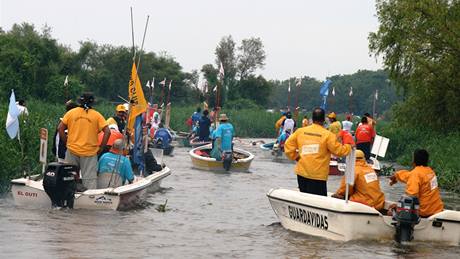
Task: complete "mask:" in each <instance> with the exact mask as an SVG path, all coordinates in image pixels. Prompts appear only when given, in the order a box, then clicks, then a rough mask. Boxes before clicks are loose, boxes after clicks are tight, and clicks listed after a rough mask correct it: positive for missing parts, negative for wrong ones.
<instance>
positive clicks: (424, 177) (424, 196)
mask: <svg viewBox="0 0 460 259" xmlns="http://www.w3.org/2000/svg"><path fill="white" fill-rule="evenodd" d="M428 159H429V155H428V152H427V151H426V150H424V149H417V150H415V152H414V162H413V165H414V169H412V170H411V171H408V170H400V171H398V172H396V173H395V174H394V175H393V176H391V177H390V180H391V181H390V185H393V184H395V183H397V182H398V181H399V182H403V183H406V194H407V195H409V196H413V197H417V198H418V199H419V203H420V211H419V213H420V216H422V217H429V216H431V215H433V214H436V213H438V212H441V211H443V210H444V204H443V203H442V200H441V194H440V193H439V188H438V180H437V178H436V174H435V173H434V171H433V169H431V167H429V166H428Z"/></svg>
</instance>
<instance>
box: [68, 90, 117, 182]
mask: <svg viewBox="0 0 460 259" xmlns="http://www.w3.org/2000/svg"><path fill="white" fill-rule="evenodd" d="M79 103H80V106H79V107H76V108H73V109H72V110H70V111H68V112H67V113H66V114H65V115H64V117H63V118H62V121H61V123H60V124H59V137H60V138H61V140H62V141H64V143H66V146H67V151H66V154H65V161H66V162H67V163H69V164H73V165H77V166H78V167H79V168H80V171H81V179H82V182H83V185H84V187H86V188H88V189H95V188H96V187H97V181H96V179H97V155H98V154H99V153H100V152H102V150H104V148H105V146H106V144H107V141H108V139H109V137H110V130H109V127H108V124H107V121H106V120H105V119H104V117H103V116H102V115H101V114H100V113H99V112H97V111H96V110H94V109H93V108H92V105H93V103H94V96H93V94H92V93H84V94H83V95H82V96H81V97H80V99H79ZM66 129H67V130H68V135H66V134H65V130H66ZM101 131H103V132H104V137H103V138H102V143H101V145H100V146H99V145H98V133H99V132H101Z"/></svg>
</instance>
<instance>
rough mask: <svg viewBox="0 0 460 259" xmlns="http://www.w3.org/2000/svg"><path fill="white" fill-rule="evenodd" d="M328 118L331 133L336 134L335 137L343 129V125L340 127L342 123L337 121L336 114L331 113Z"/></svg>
mask: <svg viewBox="0 0 460 259" xmlns="http://www.w3.org/2000/svg"><path fill="white" fill-rule="evenodd" d="M327 118H328V120H329V127H328V129H329V131H330V132H332V133H334V134H335V135H338V134H339V132H340V130H341V129H342V125H340V122H338V121H337V115H336V114H335V112H331V113H329V114H328V115H327Z"/></svg>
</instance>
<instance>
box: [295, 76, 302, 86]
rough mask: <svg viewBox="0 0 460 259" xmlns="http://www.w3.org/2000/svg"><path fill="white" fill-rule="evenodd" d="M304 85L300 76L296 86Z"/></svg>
mask: <svg viewBox="0 0 460 259" xmlns="http://www.w3.org/2000/svg"><path fill="white" fill-rule="evenodd" d="M301 85H302V78H301V77H299V78H298V79H297V82H296V86H298V87H300V86H301Z"/></svg>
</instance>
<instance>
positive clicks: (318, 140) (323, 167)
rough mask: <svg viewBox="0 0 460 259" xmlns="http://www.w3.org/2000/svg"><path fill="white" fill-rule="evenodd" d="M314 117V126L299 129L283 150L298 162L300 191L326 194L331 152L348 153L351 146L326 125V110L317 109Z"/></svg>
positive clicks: (314, 111)
mask: <svg viewBox="0 0 460 259" xmlns="http://www.w3.org/2000/svg"><path fill="white" fill-rule="evenodd" d="M312 120H313V124H312V125H309V126H307V127H303V128H300V129H298V130H296V131H295V132H294V133H293V134H292V135H291V136H290V137H289V138H288V140H287V141H286V143H285V144H284V153H285V154H286V156H287V157H288V158H289V159H291V160H296V161H297V164H296V167H295V172H296V174H297V182H298V184H299V190H300V191H301V192H307V193H312V194H317V195H323V196H326V195H327V185H326V183H327V182H326V181H327V178H328V176H329V162H330V160H331V154H334V155H336V156H345V155H347V154H348V153H350V151H351V145H350V144H344V145H342V144H341V143H340V142H339V141H338V140H337V137H336V135H335V134H334V133H332V132H330V131H328V130H327V129H325V128H324V127H323V124H324V120H325V113H324V110H323V109H321V108H315V109H314V110H313V114H312Z"/></svg>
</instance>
